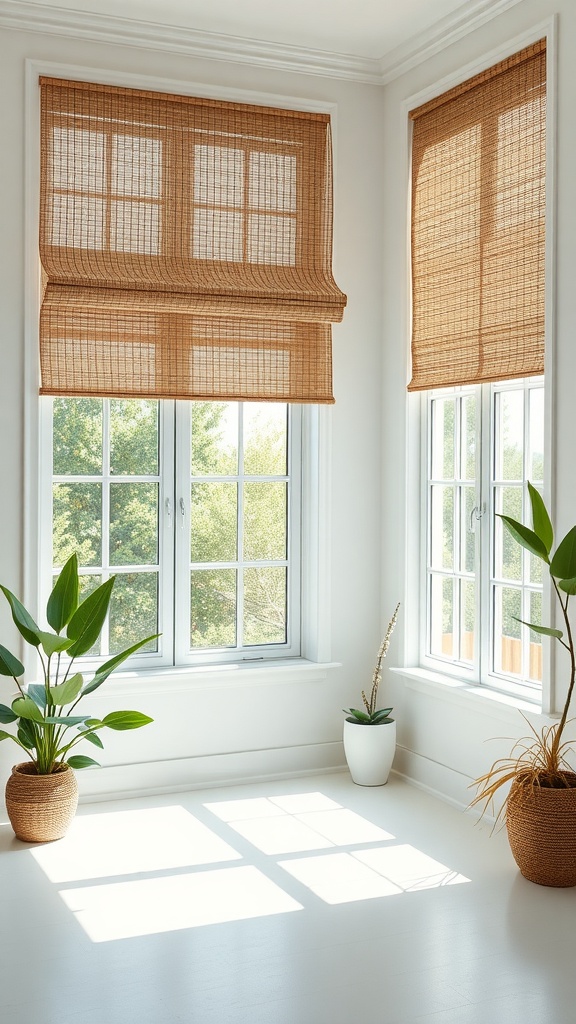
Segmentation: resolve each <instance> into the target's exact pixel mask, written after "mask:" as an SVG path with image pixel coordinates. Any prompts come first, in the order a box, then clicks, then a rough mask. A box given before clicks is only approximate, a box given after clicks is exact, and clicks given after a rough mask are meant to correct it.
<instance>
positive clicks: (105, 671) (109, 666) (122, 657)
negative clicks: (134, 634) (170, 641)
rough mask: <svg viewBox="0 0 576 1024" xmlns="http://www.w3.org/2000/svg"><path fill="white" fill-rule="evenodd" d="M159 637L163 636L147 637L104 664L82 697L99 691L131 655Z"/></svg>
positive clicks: (157, 634)
mask: <svg viewBox="0 0 576 1024" xmlns="http://www.w3.org/2000/svg"><path fill="white" fill-rule="evenodd" d="M158 636H161V634H160V633H153V634H152V636H147V637H146V638H145V639H144V640H139V641H138V643H137V644H133V645H132V647H128V648H127V649H126V650H125V651H121V652H120V654H115V655H114V657H113V658H110V660H109V661H106V662H104V664H103V665H101V666H100V668H99V669H97V670H96V672H95V674H94V678H93V679H92V680H91V682H90V683H88V686H87V687H86V688H85V689H84V691H83V693H82V696H84V695H85V694H87V693H92V691H93V690H97V689H98V687H99V686H102V683H103V682H105V681H106V679H108V676H109V675H111V674H112V672H114V670H115V669H117V668H118V666H119V665H121V664H122V662H123V661H126V658H129V657H130V655H131V654H135V653H136V651H139V650H140V648H141V647H144V644H147V643H148V642H149V641H150V640H155V639H156V637H158Z"/></svg>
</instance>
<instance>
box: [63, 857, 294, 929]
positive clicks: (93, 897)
mask: <svg viewBox="0 0 576 1024" xmlns="http://www.w3.org/2000/svg"><path fill="white" fill-rule="evenodd" d="M60 895H61V897H62V899H63V900H64V903H65V904H66V906H67V907H68V908H69V910H71V911H72V913H73V914H74V916H75V917H76V920H77V921H78V922H79V924H81V926H82V928H83V929H84V931H85V932H86V934H87V935H88V937H89V938H90V939H92V941H93V942H109V941H111V940H113V939H128V938H134V937H136V936H138V935H155V934H158V933H159V932H173V931H178V930H181V929H183V928H199V927H201V926H203V925H213V924H223V923H224V922H229V921H244V920H248V919H250V918H254V917H268V916H270V915H272V914H286V913H290V912H292V911H295V910H302V909H303V908H302V904H301V903H298V902H297V901H296V900H295V899H293V898H292V897H291V896H289V895H288V894H287V893H286V892H284V891H283V890H282V889H281V888H280V887H279V886H277V885H275V884H274V883H273V882H271V881H270V879H269V878H266V876H265V875H264V874H263V873H262V872H261V871H259V870H258V869H257V868H255V867H252V866H246V867H233V868H220V869H217V870H213V871H198V872H196V873H195V874H189V873H187V874H180V875H169V876H166V877H163V878H151V879H143V880H138V881H131V882H114V883H112V884H110V885H94V886H84V887H82V888H79V889H67V890H64V891H63V892H61V893H60Z"/></svg>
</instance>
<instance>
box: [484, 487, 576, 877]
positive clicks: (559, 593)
mask: <svg viewBox="0 0 576 1024" xmlns="http://www.w3.org/2000/svg"><path fill="white" fill-rule="evenodd" d="M528 492H529V495H530V503H531V507H532V529H530V527H528V526H525V525H524V524H523V523H519V522H518V521H517V520H515V519H511V518H510V517H509V516H505V515H501V516H500V519H501V520H502V522H503V524H504V527H505V528H506V529H507V530H508V532H509V533H510V534H511V536H512V537H513V538H514V539H515V540H516V541H517V542H518V544H520V545H521V546H522V547H523V548H524V549H525V550H526V551H529V552H530V553H531V554H532V555H535V556H536V557H537V558H539V559H541V561H542V562H544V564H545V565H547V566H548V572H549V575H550V580H551V583H552V587H553V590H554V593H555V594H556V597H557V598H558V603H559V606H560V613H561V616H562V623H563V627H564V629H563V630H561V629H555V628H552V627H550V626H541V625H539V624H537V623H531V622H523V620H519V621H522V622H523V624H524V625H525V626H528V628H529V629H532V630H534V631H535V632H536V633H540V634H542V635H544V636H550V637H553V638H554V639H555V640H557V641H558V643H559V644H560V646H561V647H564V648H565V650H566V651H567V652H568V655H569V659H570V676H569V683H568V690H567V693H566V700H565V702H564V708H563V710H562V714H561V716H560V719H559V721H558V722H554V723H553V724H552V725H547V726H544V727H543V728H542V729H541V730H540V731H538V730H537V729H535V728H534V727H533V726H532V725H531V724H530V723H528V725H529V728H530V735H529V736H528V737H525V738H523V739H521V740H519V741H518V742H517V743H516V744H515V745H514V747H513V749H512V751H511V752H510V756H509V757H507V758H499V759H498V760H497V761H495V763H494V764H493V765H492V767H491V768H490V770H489V771H488V772H486V774H485V775H482V776H481V777H480V778H479V779H477V780H476V783H475V785H476V786H477V787H478V793H477V795H476V797H475V798H474V800H473V801H472V804H477V803H483V805H484V810H486V809H487V808H488V806H490V804H491V803H492V800H493V798H494V795H495V794H496V793H497V792H498V791H499V790H500V787H501V786H504V785H506V784H508V783H509V784H510V790H509V793H508V795H507V796H506V797H505V800H504V803H503V805H502V807H501V809H500V812H499V815H498V817H501V816H502V817H504V818H505V821H506V828H507V831H508V838H509V841H510V848H511V850H512V854H513V856H514V859H515V860H516V863H517V864H518V867H519V868H520V871H521V872H522V874H523V875H524V876H525V877H526V878H528V879H530V881H532V882H537V883H538V884H540V885H553V886H569V885H576V774H575V772H574V770H573V767H572V765H571V764H570V762H569V760H568V754H569V752H570V750H571V744H570V742H569V741H567V740H566V739H565V738H564V732H565V728H566V725H567V722H568V713H569V708H570V702H571V700H572V694H573V691H574V682H575V680H576V649H575V646H574V637H573V633H572V626H571V622H570V617H569V614H568V606H569V602H570V598H571V597H572V596H573V595H574V594H576V526H573V527H572V529H571V530H569V531H568V533H567V534H566V536H565V537H564V538H563V539H562V540H561V541H560V543H559V544H558V545H557V547H556V550H555V551H554V552H552V547H553V545H554V531H553V528H552V523H551V521H550V516H549V514H548V511H547V509H546V506H545V504H544V502H543V500H542V497H541V496H540V494H539V492H538V491H537V490H536V489H535V487H533V486H532V484H530V483H529V484H528Z"/></svg>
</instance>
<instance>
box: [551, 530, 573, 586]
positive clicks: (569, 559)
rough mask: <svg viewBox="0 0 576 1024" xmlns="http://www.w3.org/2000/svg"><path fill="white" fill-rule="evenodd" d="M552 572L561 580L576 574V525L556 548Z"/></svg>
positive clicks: (568, 578) (571, 577)
mask: <svg viewBox="0 0 576 1024" xmlns="http://www.w3.org/2000/svg"><path fill="white" fill-rule="evenodd" d="M550 574H551V575H552V576H554V577H555V578H556V579H561V580H571V579H573V578H574V576H576V526H573V527H572V529H571V530H569V531H568V533H567V534H566V536H565V537H564V539H563V540H561V541H560V543H559V545H558V547H557V548H556V551H555V553H554V557H553V559H552V561H551V563H550Z"/></svg>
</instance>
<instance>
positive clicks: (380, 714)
mask: <svg viewBox="0 0 576 1024" xmlns="http://www.w3.org/2000/svg"><path fill="white" fill-rule="evenodd" d="M393 710H394V709H393V708H381V709H380V711H375V712H374V714H373V715H372V723H373V724H376V723H378V722H382V721H383V720H384V719H385V718H388V715H389V714H390V712H391V711H393Z"/></svg>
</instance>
